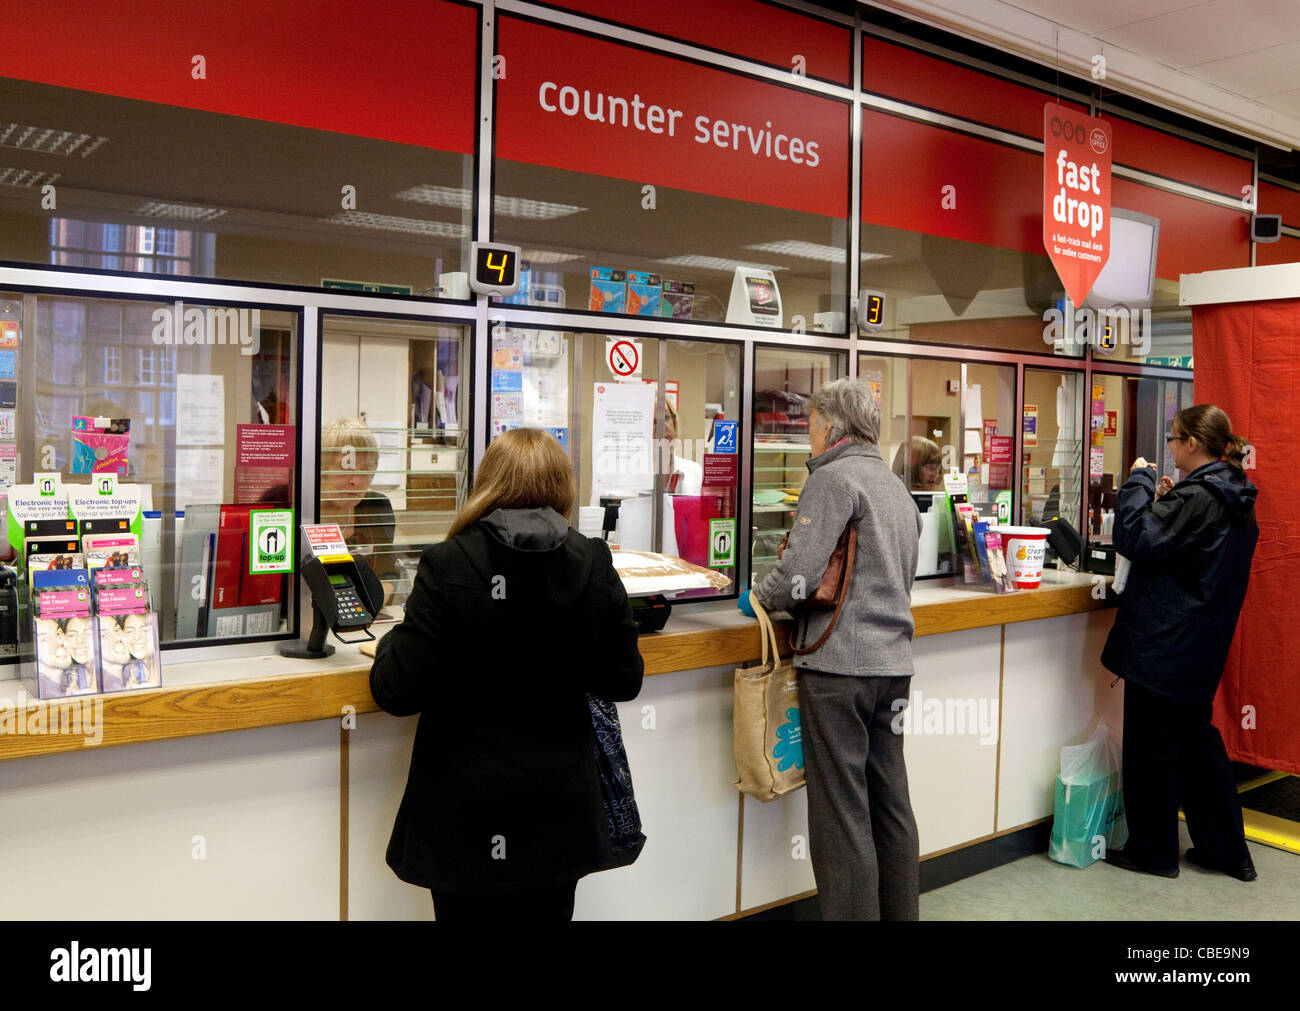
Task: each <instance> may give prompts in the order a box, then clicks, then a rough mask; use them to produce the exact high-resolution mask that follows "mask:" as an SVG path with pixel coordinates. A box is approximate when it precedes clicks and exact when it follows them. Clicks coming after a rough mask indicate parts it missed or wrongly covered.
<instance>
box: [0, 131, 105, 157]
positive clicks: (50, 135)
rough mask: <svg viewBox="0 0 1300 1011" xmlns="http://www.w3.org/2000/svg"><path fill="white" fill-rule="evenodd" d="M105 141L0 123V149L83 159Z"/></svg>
mask: <svg viewBox="0 0 1300 1011" xmlns="http://www.w3.org/2000/svg"><path fill="white" fill-rule="evenodd" d="M107 140H108V138H107V137H96V136H94V135H92V134H89V133H74V132H73V131H71V130H58V129H55V128H54V127H47V126H26V125H24V124H22V123H0V147H12V148H17V149H18V150H19V151H37V152H39V153H41V154H58V155H63V156H64V157H71V156H72V155H74V154H79V155H80V156H81V157H82V158H85V157H86V156H87V155H89V154H91V153H92V152H93V151H95V150H96V149H97V148H98V147H99V146H100V145H101V144H103V143H104V142H105V141H107Z"/></svg>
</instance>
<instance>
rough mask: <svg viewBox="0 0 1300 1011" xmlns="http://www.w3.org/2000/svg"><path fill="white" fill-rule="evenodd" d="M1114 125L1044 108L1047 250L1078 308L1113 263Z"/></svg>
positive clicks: (1060, 108) (1053, 107) (1056, 108)
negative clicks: (1107, 267) (1109, 261)
mask: <svg viewBox="0 0 1300 1011" xmlns="http://www.w3.org/2000/svg"><path fill="white" fill-rule="evenodd" d="M1110 156H1111V135H1110V124H1109V123H1105V122H1103V121H1102V120H1100V119H1097V118H1096V117H1095V116H1085V115H1084V114H1083V113H1081V112H1077V111H1075V110H1073V109H1068V108H1066V107H1065V106H1063V105H1057V104H1056V103H1055V102H1048V103H1047V104H1046V105H1045V106H1043V246H1044V247H1045V248H1046V250H1047V255H1048V256H1049V257H1050V258H1051V260H1052V265H1053V266H1054V267H1055V268H1056V273H1057V274H1058V275H1059V276H1060V278H1061V283H1062V284H1064V285H1065V292H1066V294H1067V295H1069V297H1070V301H1071V302H1073V303H1074V304H1075V305H1076V306H1079V305H1082V304H1083V300H1084V299H1085V298H1087V297H1088V292H1090V291H1091V290H1092V286H1093V284H1094V283H1096V280H1097V275H1099V274H1100V273H1101V269H1102V268H1103V267H1104V266H1106V261H1107V260H1108V259H1109V258H1110Z"/></svg>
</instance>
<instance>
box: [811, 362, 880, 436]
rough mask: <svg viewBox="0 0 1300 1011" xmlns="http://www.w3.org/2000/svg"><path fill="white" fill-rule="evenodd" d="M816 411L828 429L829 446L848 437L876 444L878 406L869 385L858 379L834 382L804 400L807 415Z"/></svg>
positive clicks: (878, 424)
mask: <svg viewBox="0 0 1300 1011" xmlns="http://www.w3.org/2000/svg"><path fill="white" fill-rule="evenodd" d="M813 411H816V412H817V415H818V417H819V418H821V420H822V421H824V422H826V423H828V424H829V425H830V426H831V430H830V433H829V435H828V437H827V439H826V442H827V444H828V445H833V444H834V443H837V442H839V441H840V440H841V439H843V438H845V437H848V438H850V439H852V440H853V441H854V442H866V443H871V444H875V443H877V442H879V441H880V405H879V404H877V403H876V395H875V394H874V393H872V392H871V386H870V385H869V384H868V383H866V382H865V381H863V380H861V379H850V378H848V377H845V378H844V379H836V380H834V381H833V382H829V383H827V384H826V385H825V386H823V387H821V388H820V389H819V390H817V392H816V393H814V394H813V395H812V396H811V397H809V398H808V413H809V414H811V413H812V412H813Z"/></svg>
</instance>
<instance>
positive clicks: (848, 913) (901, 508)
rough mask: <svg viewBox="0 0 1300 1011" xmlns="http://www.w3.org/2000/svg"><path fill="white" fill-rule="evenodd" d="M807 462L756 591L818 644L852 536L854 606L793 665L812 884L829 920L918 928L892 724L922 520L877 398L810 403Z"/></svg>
mask: <svg viewBox="0 0 1300 1011" xmlns="http://www.w3.org/2000/svg"><path fill="white" fill-rule="evenodd" d="M809 407H810V417H809V422H808V434H809V440H810V442H811V445H812V459H810V460H809V461H808V471H809V474H808V480H807V482H806V483H805V484H804V488H803V492H802V494H801V495H800V496H799V508H798V511H797V512H796V514H795V520H794V528H793V529H792V530H791V531H790V540H789V544H788V545H787V547H786V550H785V552H784V554H783V556H782V558H781V560H780V561H779V562H778V563H777V565H776V567H775V568H774V569H772V571H771V572H770V573H768V575H767V577H766V578H765V579H764V580H763V581H762V582H761V583H759V584H758V585H757V586H755V587H754V589H753V593H754V595H755V596H756V597H757V598H758V600H759V601H760V602H761V603H762V605H763V606H764V607H765V608H767V609H768V610H770V611H779V610H789V611H791V612H792V613H793V614H794V616H795V621H796V625H795V633H794V636H793V640H794V645H795V646H803V647H806V646H808V645H810V644H812V643H816V642H817V641H818V639H819V638H820V637H821V635H822V633H823V632H825V630H826V628H827V626H828V625H829V624H830V622H831V614H832V612H830V611H814V610H809V609H807V608H801V607H800V601H802V600H805V599H806V598H807V597H808V596H809V595H810V594H811V593H812V592H813V590H815V589H816V587H817V584H818V582H819V581H820V580H821V577H822V573H823V572H825V570H826V565H827V563H828V562H829V561H830V557H831V553H832V552H833V551H834V549H835V545H836V543H837V542H838V541H839V539H840V535H841V534H842V533H843V532H844V528H845V526H846V525H847V524H849V523H854V524H856V527H857V536H858V546H857V556H856V560H855V562H854V566H853V572H852V576H851V579H850V582H849V595H848V599H847V600H846V601H845V603H844V607H843V610H842V611H841V613H840V616H839V620H838V622H837V623H836V625H835V627H834V629H833V630H832V631H831V633H830V635H829V636H828V637H827V638H826V641H825V642H824V643H822V644H821V645H820V646H819V647H818V648H817V649H815V650H813V651H812V652H811V653H808V654H806V655H804V656H802V657H801V658H800V659H799V661H798V670H799V708H800V712H801V716H800V719H801V722H802V725H803V746H804V762H805V767H806V770H807V781H808V835H809V844H810V849H811V855H812V864H813V874H814V876H815V877H816V879H817V889H818V892H819V893H820V901H821V911H822V918H823V919H826V920H847V919H853V920H878V919H886V920H915V919H916V918H917V915H918V903H919V878H920V846H919V843H918V841H917V834H916V821H915V819H914V818H913V817H912V804H911V800H910V798H909V797H908V792H907V769H906V767H905V765H904V764H903V738H902V735H901V734H899V733H897V732H895V731H894V729H893V727H892V723H893V722H894V721H895V718H896V717H897V715H898V712H899V705H897V704H896V703H897V702H898V701H899V700H902V703H903V704H906V699H907V698H908V688H909V686H910V684H911V677H912V580H913V578H914V576H915V575H916V556H917V543H918V541H919V539H920V533H921V515H920V512H919V511H918V510H917V508H916V503H915V502H914V501H913V500H912V496H911V495H910V494H909V493H908V491H907V489H906V488H905V487H904V486H903V484H902V483H901V482H900V481H899V480H898V478H897V477H896V476H895V475H894V473H893V472H892V471H891V470H890V468H889V464H887V463H886V462H885V461H884V459H883V458H882V457H881V455H880V448H879V446H878V445H877V443H878V441H879V437H880V409H879V407H878V405H877V404H876V398H875V396H874V395H873V394H872V392H871V388H870V386H868V385H867V384H866V383H864V382H860V381H858V380H854V379H838V380H836V381H834V382H831V383H827V384H826V385H825V386H823V387H822V388H821V389H819V390H818V391H817V392H816V393H814V394H813V395H812V398H811V401H810V404H809Z"/></svg>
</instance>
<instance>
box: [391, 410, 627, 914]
mask: <svg viewBox="0 0 1300 1011" xmlns="http://www.w3.org/2000/svg"><path fill="white" fill-rule="evenodd" d="M574 495H575V490H574V482H573V470H572V466H571V464H570V462H569V458H568V457H567V456H566V455H565V452H564V450H563V449H562V448H561V447H560V444H559V443H558V442H556V441H555V439H554V438H553V437H552V436H550V435H548V434H547V433H545V432H541V431H537V430H535V429H527V428H520V429H515V430H513V431H510V432H506V433H505V434H504V435H502V436H500V437H498V438H497V439H496V440H494V441H493V443H492V444H491V445H490V446H489V447H488V449H487V452H486V453H485V454H484V456H483V460H482V462H481V463H480V465H479V470H478V474H477V476H476V479H475V482H474V487H473V490H472V492H471V494H470V496H469V499H468V501H467V502H466V503H465V506H464V508H463V509H462V510H461V511H460V513H459V514H458V515H457V517H456V519H455V521H454V522H453V523H452V526H451V530H450V533H449V535H448V538H447V540H445V541H443V542H442V543H441V544H434V545H430V546H429V547H427V548H425V550H424V553H423V555H422V556H421V558H420V566H419V570H418V572H417V574H416V578H415V587H414V589H413V590H412V592H411V596H410V598H409V599H408V600H407V603H406V616H405V619H404V620H403V621H402V623H401V624H399V625H397V626H396V627H395V628H394V629H393V630H392V631H390V632H389V633H388V634H387V635H386V636H385V637H384V638H383V640H382V641H381V642H380V644H379V648H378V650H377V651H376V655H375V663H374V666H373V667H372V669H371V672H370V690H371V692H372V693H373V695H374V697H375V700H376V701H377V702H378V703H379V705H380V706H381V707H382V708H383V709H385V710H386V711H387V712H389V713H392V714H393V715H395V716H409V715H413V714H415V713H419V714H420V722H419V726H418V727H417V729H416V734H415V750H414V753H413V754H412V756H411V768H410V774H409V776H408V779H407V784H406V793H405V795H404V796H403V798H402V804H401V808H400V809H399V810H398V813H397V822H396V825H395V826H394V828H393V835H392V839H391V841H390V842H389V845H388V865H389V866H390V867H392V869H393V871H394V872H395V873H396V874H397V876H398V877H399V878H401V879H402V880H403V881H409V882H410V883H412V884H415V885H420V886H422V887H424V888H428V889H429V890H430V891H431V892H432V893H433V901H434V912H435V915H436V917H437V918H438V919H439V920H486V919H496V918H513V919H570V918H571V917H572V915H573V903H574V892H575V888H576V886H577V883H578V879H579V878H581V877H583V876H584V875H587V874H590V873H592V872H593V871H599V870H604V869H607V868H609V867H613V866H619V865H621V864H623V863H626V862H627V861H626V860H620V859H618V858H617V857H615V856H613V855H612V854H611V852H610V836H609V830H608V826H607V823H606V820H605V810H604V803H603V799H602V794H601V786H600V779H599V775H598V770H597V765H596V758H595V750H594V745H595V738H594V732H593V729H592V716H591V711H590V709H589V707H588V701H587V695H588V693H590V694H592V695H594V696H597V697H599V698H602V699H606V700H610V701H626V700H629V699H633V698H635V697H636V696H637V693H638V692H639V691H640V690H641V676H642V662H641V654H640V652H639V651H638V649H637V638H636V625H635V623H634V622H633V620H632V610H631V607H630V605H629V604H628V599H627V593H626V592H625V591H624V589H623V584H622V582H621V581H620V579H619V577H618V573H617V572H615V571H614V567H613V560H612V557H611V555H610V551H609V547H608V546H607V545H606V544H605V543H604V542H603V541H600V540H595V539H591V538H587V537H584V536H582V535H581V534H579V533H578V532H577V531H576V530H572V529H570V528H569V524H568V520H567V519H566V516H567V514H568V513H569V512H571V511H572V508H573V501H574Z"/></svg>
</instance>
